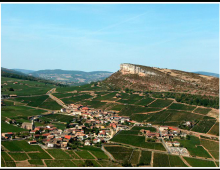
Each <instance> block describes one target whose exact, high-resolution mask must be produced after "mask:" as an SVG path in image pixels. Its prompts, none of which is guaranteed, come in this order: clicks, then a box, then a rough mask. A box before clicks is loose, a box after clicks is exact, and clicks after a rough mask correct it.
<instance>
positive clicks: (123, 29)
mask: <svg viewBox="0 0 220 170" xmlns="http://www.w3.org/2000/svg"><path fill="white" fill-rule="evenodd" d="M1 36H2V37H1V43H2V44H1V47H2V51H1V63H2V67H6V68H20V69H31V70H42V69H65V70H81V71H99V70H100V71H101V70H102V71H113V72H115V71H117V70H118V69H119V65H120V63H133V64H140V65H146V66H153V67H161V68H170V69H179V70H185V71H208V72H214V73H218V72H219V5H218V4H178V5H177V4H32V5H30V4H2V5H1Z"/></svg>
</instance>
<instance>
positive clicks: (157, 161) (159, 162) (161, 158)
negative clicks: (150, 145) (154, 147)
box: [153, 153, 170, 167]
mask: <svg viewBox="0 0 220 170" xmlns="http://www.w3.org/2000/svg"><path fill="white" fill-rule="evenodd" d="M153 167H170V162H169V157H168V155H167V154H161V153H154V163H153Z"/></svg>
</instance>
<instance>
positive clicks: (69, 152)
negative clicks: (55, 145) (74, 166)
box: [66, 150, 80, 159]
mask: <svg viewBox="0 0 220 170" xmlns="http://www.w3.org/2000/svg"><path fill="white" fill-rule="evenodd" d="M66 152H67V153H68V154H70V156H71V157H72V159H80V157H78V156H77V155H76V153H75V152H74V151H71V150H66Z"/></svg>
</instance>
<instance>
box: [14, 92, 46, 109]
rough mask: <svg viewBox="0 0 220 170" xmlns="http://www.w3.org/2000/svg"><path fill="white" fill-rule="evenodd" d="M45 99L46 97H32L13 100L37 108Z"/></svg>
mask: <svg viewBox="0 0 220 170" xmlns="http://www.w3.org/2000/svg"><path fill="white" fill-rule="evenodd" d="M47 98H48V95H42V96H33V97H17V98H15V99H14V101H18V102H22V103H27V104H28V105H29V106H33V107H38V106H39V105H41V104H42V103H43V102H44V101H45V100H46V99H47Z"/></svg>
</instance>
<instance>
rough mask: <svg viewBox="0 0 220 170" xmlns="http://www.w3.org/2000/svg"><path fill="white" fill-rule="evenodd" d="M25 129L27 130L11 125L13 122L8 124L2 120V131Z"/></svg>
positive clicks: (20, 130)
mask: <svg viewBox="0 0 220 170" xmlns="http://www.w3.org/2000/svg"><path fill="white" fill-rule="evenodd" d="M23 131H27V130H26V129H22V128H20V127H17V126H14V125H11V124H7V123H5V122H1V132H2V133H4V132H23Z"/></svg>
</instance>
